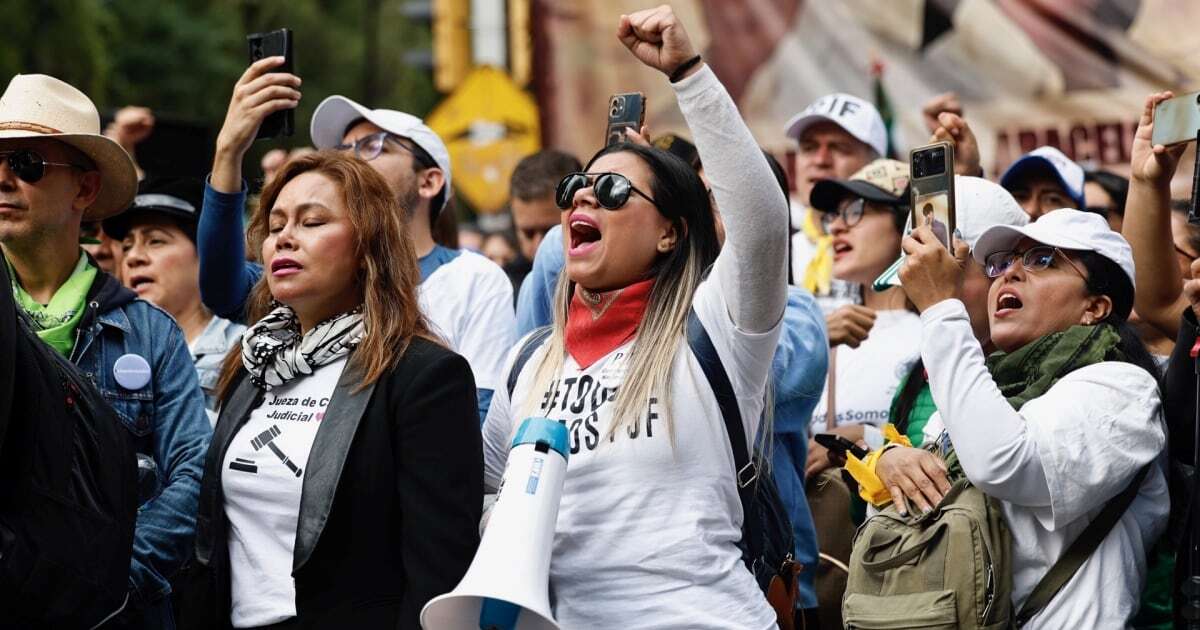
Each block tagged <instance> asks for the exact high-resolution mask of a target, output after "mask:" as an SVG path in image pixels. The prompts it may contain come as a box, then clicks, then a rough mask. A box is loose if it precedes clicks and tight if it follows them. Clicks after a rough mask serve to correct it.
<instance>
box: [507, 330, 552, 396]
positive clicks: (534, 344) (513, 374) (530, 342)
mask: <svg viewBox="0 0 1200 630" xmlns="http://www.w3.org/2000/svg"><path fill="white" fill-rule="evenodd" d="M551 332H552V329H551V327H550V326H542V327H540V328H535V329H534V331H533V332H532V333H530V334H529V336H528V337H526V338H525V343H523V344H521V349H520V350H518V351H517V359H516V360H515V361H513V364H512V367H511V368H509V370H508V397H509V398H512V395H513V390H514V389H516V388H517V378H519V377H520V376H521V370H523V369H525V364H526V363H529V359H530V358H532V357H533V353H534V352H537V349H538V348H540V347H541V346H542V344H543V343H545V341H546V340H547V339H549V338H550V333H551Z"/></svg>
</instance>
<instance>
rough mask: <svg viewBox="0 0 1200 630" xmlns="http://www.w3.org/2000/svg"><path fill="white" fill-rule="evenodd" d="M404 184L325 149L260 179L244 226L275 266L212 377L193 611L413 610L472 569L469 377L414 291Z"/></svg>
mask: <svg viewBox="0 0 1200 630" xmlns="http://www.w3.org/2000/svg"><path fill="white" fill-rule="evenodd" d="M396 204H397V202H396V200H395V195H393V194H392V192H391V189H390V188H389V187H388V185H387V183H386V182H385V181H384V180H383V178H382V177H381V176H380V175H379V174H378V173H376V172H375V170H374V169H372V168H371V167H370V165H368V164H367V163H366V162H363V161H361V160H358V159H355V158H353V157H350V156H346V155H342V154H339V153H334V152H329V151H323V152H319V153H313V154H309V155H305V156H302V157H299V158H295V159H293V160H292V161H290V162H288V163H287V164H286V165H285V166H284V167H283V168H282V169H281V171H280V172H279V173H278V174H277V175H276V177H275V178H273V179H272V180H271V181H270V182H269V183H268V185H267V187H266V188H265V190H264V191H263V194H262V198H261V201H260V204H259V209H258V210H257V211H256V212H255V214H254V215H253V217H252V218H251V222H250V228H249V237H250V241H251V243H252V244H253V245H255V246H257V247H258V248H259V249H260V251H261V253H262V261H263V266H264V268H265V270H266V274H265V275H264V277H263V278H262V279H261V280H259V282H258V283H257V285H255V288H254V290H253V292H252V293H251V297H250V303H249V307H248V312H247V315H248V317H247V320H248V321H249V322H253V323H252V324H251V325H250V328H249V329H248V330H247V331H246V333H245V335H244V336H243V338H242V344H241V352H235V353H231V354H230V356H229V357H228V358H227V359H226V362H225V366H224V370H223V372H222V375H221V380H220V383H219V388H218V396H219V398H220V400H221V401H222V405H221V413H220V417H219V419H218V421H217V425H216V428H215V430H214V436H213V441H212V447H211V449H210V450H209V453H208V457H207V461H206V465H205V472H204V479H203V482H202V484H201V491H200V512H199V516H198V519H197V534H196V556H197V560H198V562H199V564H200V565H201V567H202V570H201V571H200V576H201V579H200V580H198V581H197V582H198V584H200V585H201V586H206V587H207V588H206V589H201V588H199V587H197V585H196V584H192V585H191V589H189V591H190V592H191V595H190V597H191V598H192V599H193V601H194V602H195V605H194V606H192V608H191V609H190V610H188V611H187V614H186V615H183V617H184V619H185V622H186V623H187V624H191V627H195V628H224V627H234V628H259V627H270V628H298V629H310V628H311V629H316V628H381V629H382V628H417V627H419V624H418V621H417V615H418V614H419V612H420V610H421V607H422V606H424V604H425V603H426V602H427V601H428V600H429V599H431V598H432V597H433V596H435V595H438V594H440V593H444V592H446V591H448V590H450V589H452V588H453V587H454V586H455V584H457V583H458V580H459V579H460V578H461V577H462V576H463V574H464V573H465V572H466V569H467V566H468V565H469V563H470V561H471V558H472V556H473V555H474V553H475V549H476V547H477V545H478V542H479V537H478V523H479V518H480V516H481V499H482V495H483V488H482V469H481V461H482V456H481V452H480V440H479V428H478V426H479V425H478V416H477V412H476V408H475V387H474V382H473V380H472V376H471V370H470V367H469V366H468V365H467V362H466V360H464V359H463V358H462V357H460V356H459V355H457V354H455V353H453V352H451V351H450V350H447V349H446V348H444V347H443V346H442V345H441V344H440V343H439V342H438V341H436V339H435V338H434V336H433V334H432V333H431V332H430V330H429V327H428V324H427V323H426V321H425V317H424V316H423V315H422V314H421V312H420V310H419V308H418V306H417V292H416V291H417V289H416V287H417V283H418V279H419V277H420V276H419V272H418V270H417V264H416V257H415V255H414V253H413V245H412V242H411V241H410V240H409V239H408V237H407V234H406V233H405V227H404V224H403V223H402V222H401V219H400V215H401V213H400V209H399V208H398V207H396ZM202 594H207V595H208V598H207V599H204V598H203V597H201V595H202ZM213 615H215V618H214V617H213Z"/></svg>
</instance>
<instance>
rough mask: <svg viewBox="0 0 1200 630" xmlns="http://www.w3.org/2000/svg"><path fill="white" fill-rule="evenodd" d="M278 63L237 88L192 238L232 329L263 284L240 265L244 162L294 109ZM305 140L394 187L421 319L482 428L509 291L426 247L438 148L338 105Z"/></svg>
mask: <svg viewBox="0 0 1200 630" xmlns="http://www.w3.org/2000/svg"><path fill="white" fill-rule="evenodd" d="M281 63H283V58H282V57H268V58H266V59H262V60H260V61H257V62H255V63H254V64H252V65H251V66H250V67H249V68H248V69H247V70H246V72H245V73H244V74H243V75H242V77H241V79H239V80H238V83H237V85H236V86H235V87H234V92H233V98H232V99H231V101H230V104H229V111H228V113H227V114H226V118H225V124H224V126H223V127H222V129H221V132H220V134H219V135H218V137H217V150H216V157H215V158H214V160H213V172H212V176H211V177H210V179H209V184H208V186H206V188H205V194H204V211H203V212H202V213H201V215H200V217H201V218H200V224H199V227H198V229H197V247H198V249H199V252H200V293H201V298H202V299H203V300H204V304H205V305H206V306H208V307H209V308H210V309H211V310H212V311H213V312H214V313H216V314H217V315H219V316H221V317H225V318H227V319H233V320H235V321H237V320H241V319H242V314H243V308H244V305H245V302H246V298H247V296H249V294H250V289H251V287H253V286H254V283H255V282H257V280H258V278H259V277H260V276H261V275H262V267H261V266H260V265H258V264H257V263H247V262H245V250H244V237H243V226H242V208H243V206H244V205H245V201H246V185H245V182H244V181H243V180H242V159H243V158H244V156H245V154H246V151H247V150H248V149H249V148H250V145H251V144H252V143H253V141H254V136H255V135H256V134H257V132H258V128H259V126H260V125H261V124H262V121H263V119H264V118H266V117H267V116H268V115H270V114H271V113H274V112H276V111H282V110H285V109H290V108H294V107H295V106H296V104H297V103H298V102H299V100H300V91H299V87H300V79H299V77H297V76H295V75H293V74H290V73H286V72H274V71H272V69H273V68H275V67H276V66H278V65H279V64H281ZM310 132H311V134H312V141H313V146H315V147H316V148H318V149H335V150H340V151H346V152H352V153H353V154H354V155H355V156H356V157H358V158H359V159H361V160H364V161H366V162H367V163H368V164H370V165H371V166H372V167H374V169H375V170H376V171H377V172H379V174H381V175H383V178H384V179H385V180H387V182H388V185H389V186H391V187H392V190H393V192H394V193H395V194H396V199H397V200H398V201H399V202H400V207H401V208H402V209H403V211H404V213H405V216H404V217H403V218H404V220H405V221H406V222H407V223H408V233H409V237H410V238H412V240H413V245H414V248H415V249H416V252H417V258H418V260H417V263H418V266H419V267H420V270H421V287H420V299H421V310H422V311H423V312H424V313H425V316H426V317H427V318H428V319H429V321H430V323H431V324H432V325H433V327H434V329H435V331H436V332H437V333H438V334H439V335H440V336H441V337H442V339H444V340H445V341H446V342H447V343H448V344H449V345H450V347H451V348H453V349H454V350H455V351H456V352H458V353H459V354H461V355H463V357H465V358H466V359H467V361H468V362H469V363H470V364H471V370H472V372H473V373H474V376H475V386H476V390H477V392H478V395H479V419H480V422H482V421H483V418H484V417H486V415H487V409H488V406H489V405H490V403H491V397H492V392H493V391H494V390H495V388H496V387H498V386H499V385H500V380H499V379H500V374H501V372H502V371H503V362H504V357H505V355H506V354H507V353H508V350H509V349H510V348H511V347H512V346H513V344H514V343H516V316H515V314H514V311H513V292H512V291H513V290H512V283H511V282H509V279H508V276H507V275H506V274H505V273H504V271H503V270H502V269H501V268H500V267H499V266H497V265H496V264H495V263H493V262H492V261H490V260H488V259H487V258H484V257H483V256H480V255H479V254H476V253H474V252H469V251H465V250H458V249H450V248H448V247H444V246H442V245H438V244H437V243H435V242H434V240H433V232H432V228H433V226H434V224H435V223H436V221H437V218H438V215H439V214H440V213H441V212H443V211H444V210H447V209H448V208H449V204H450V198H451V195H452V192H453V191H452V188H451V186H450V154H449V152H448V151H447V150H446V145H445V143H443V142H442V139H441V138H439V137H438V135H437V134H436V133H434V131H433V130H432V129H430V128H429V127H428V126H426V125H425V124H424V122H422V121H421V119H419V118H417V117H416V116H412V115H410V114H406V113H403V112H398V111H395V110H389V109H369V108H367V107H364V106H362V105H360V104H358V103H356V102H354V101H352V100H350V99H348V98H346V97H344V96H330V97H328V98H326V99H325V100H324V101H322V102H321V103H320V105H318V106H317V109H316V111H315V112H313V118H312V122H311V125H310ZM451 211H452V210H451Z"/></svg>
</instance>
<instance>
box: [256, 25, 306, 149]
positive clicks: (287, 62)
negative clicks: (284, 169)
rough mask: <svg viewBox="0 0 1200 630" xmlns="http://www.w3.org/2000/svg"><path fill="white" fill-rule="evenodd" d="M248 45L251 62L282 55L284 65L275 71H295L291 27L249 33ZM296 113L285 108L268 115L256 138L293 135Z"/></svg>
mask: <svg viewBox="0 0 1200 630" xmlns="http://www.w3.org/2000/svg"><path fill="white" fill-rule="evenodd" d="M246 45H247V47H248V48H249V51H250V63H254V62H256V61H258V60H259V59H264V58H266V57H279V56H282V57H283V58H284V62H283V65H282V66H278V67H276V68H275V72H294V65H293V62H292V31H291V29H287V28H281V29H279V30H275V31H271V32H269V33H254V34H253V35H248V36H247V37H246ZM295 115H296V113H295V110H291V109H285V110H283V111H278V112H275V113H273V114H271V115H269V116H267V117H266V119H264V120H263V122H262V125H261V126H259V128H258V135H256V136H255V137H254V139H255V140H260V139H262V138H275V137H277V136H291V135H292V134H293V133H294V132H295V127H296V124H295Z"/></svg>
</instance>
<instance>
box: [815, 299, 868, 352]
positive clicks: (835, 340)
mask: <svg viewBox="0 0 1200 630" xmlns="http://www.w3.org/2000/svg"><path fill="white" fill-rule="evenodd" d="M874 326H875V311H874V310H872V309H870V308H867V307H865V306H863V305H861V304H847V305H845V306H843V307H841V308H839V309H837V310H836V311H834V312H832V313H830V314H829V315H826V316H825V330H826V331H827V332H828V333H829V347H830V348H833V347H836V346H841V345H846V346H850V347H851V348H857V347H858V346H859V344H861V343H862V342H863V340H864V339H866V338H867V335H868V334H869V333H870V332H871V328H872V327H874Z"/></svg>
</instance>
